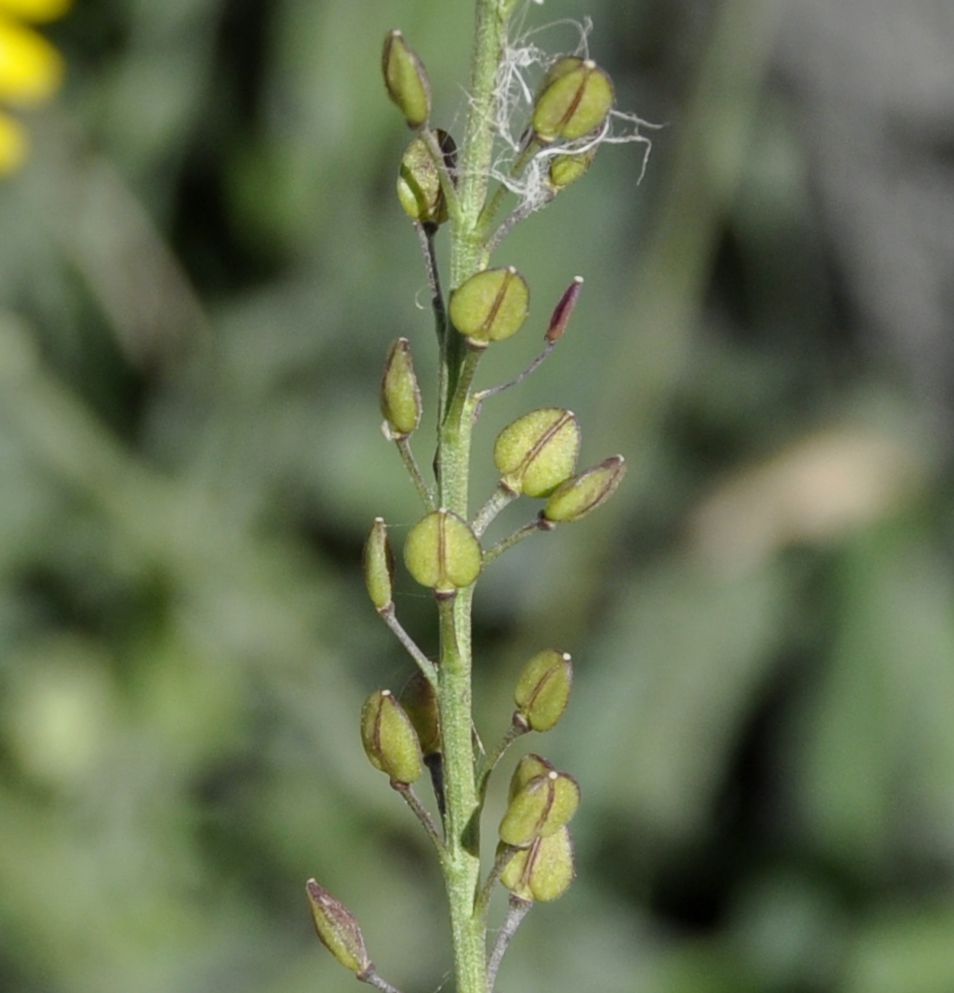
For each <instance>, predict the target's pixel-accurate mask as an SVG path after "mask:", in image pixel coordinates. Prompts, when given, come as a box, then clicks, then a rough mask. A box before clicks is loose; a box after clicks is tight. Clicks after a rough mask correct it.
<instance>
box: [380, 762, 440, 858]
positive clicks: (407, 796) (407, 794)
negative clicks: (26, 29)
mask: <svg viewBox="0 0 954 993" xmlns="http://www.w3.org/2000/svg"><path fill="white" fill-rule="evenodd" d="M391 787H392V788H393V789H394V790H395V791H396V792H397V793H399V794H400V795H401V798H402V799H403V800H404V802H405V803H406V804H407V805H408V807H410V809H411V812H412V813H413V814H414V816H415V817H416V818H417V819H418V820H419V821H420V822H421V824H422V825H423V827H424V830H425V831H426V832H427V835H428V837H429V838H430V839H431V841H432V842H433V843H434V848H435V849H437V857H438V858H439V859H440V860H441V863H442V864H443V862H444V859H445V858H446V857H447V849H446V848H445V847H444V842H443V841H442V840H441V836H440V835H439V834H438V832H437V825H436V824H435V823H434V818H433V817H431V815H430V814H429V813H428V812H427V811H426V810H425V809H424V807H423V806H422V804H421V801H420V799H419V798H418V796H417V794H416V793H415V792H414V788H413V787H412V786H411V784H410V783H397V782H394V781H393V780H392V781H391Z"/></svg>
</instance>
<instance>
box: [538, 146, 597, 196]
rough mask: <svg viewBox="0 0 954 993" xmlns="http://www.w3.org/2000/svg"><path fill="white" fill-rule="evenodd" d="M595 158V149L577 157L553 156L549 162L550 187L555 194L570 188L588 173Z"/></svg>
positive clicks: (581, 153)
mask: <svg viewBox="0 0 954 993" xmlns="http://www.w3.org/2000/svg"><path fill="white" fill-rule="evenodd" d="M595 158H596V148H595V147H594V148H590V149H588V150H587V151H585V152H580V153H579V154H577V155H555V156H554V157H553V160H552V161H551V162H550V172H549V177H550V186H551V187H552V188H553V190H554V191H555V192H557V193H560V192H562V191H563V190H565V189H566V188H567V187H568V186H572V185H573V184H574V183H575V182H576V181H577V180H579V179H582V178H583V177H584V176H585V175H586V174H587V173H588V172H589V171H590V166H591V165H592V164H593V160H594V159H595Z"/></svg>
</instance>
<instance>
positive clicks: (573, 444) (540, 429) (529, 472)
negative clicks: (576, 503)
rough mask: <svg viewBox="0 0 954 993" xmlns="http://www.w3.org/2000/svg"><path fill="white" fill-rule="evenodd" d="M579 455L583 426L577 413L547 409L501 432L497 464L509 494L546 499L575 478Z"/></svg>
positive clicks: (495, 446)
mask: <svg viewBox="0 0 954 993" xmlns="http://www.w3.org/2000/svg"><path fill="white" fill-rule="evenodd" d="M579 451H580V426H579V424H577V421H576V416H575V415H574V414H573V412H572V411H569V410H562V409H560V408H559V407H544V408H542V409H540V410H533V411H531V412H530V413H529V414H525V415H524V416H523V417H521V418H519V419H518V420H516V421H514V422H513V424H510V425H508V426H507V427H505V428H504V429H503V431H501V432H500V434H499V435H498V436H497V441H496V443H495V444H494V463H495V464H496V466H497V469H498V470H499V471H500V474H501V482H502V483H503V485H504V486H506V487H507V488H508V489H509V490H511V491H512V492H514V493H518V494H519V493H525V494H526V495H527V496H530V497H544V496H547V495H548V494H549V493H551V492H552V491H553V490H554V489H556V487H557V486H559V485H560V483H562V482H564V480H567V479H569V478H570V476H572V475H573V470H574V469H575V468H576V457H577V455H578V453H579Z"/></svg>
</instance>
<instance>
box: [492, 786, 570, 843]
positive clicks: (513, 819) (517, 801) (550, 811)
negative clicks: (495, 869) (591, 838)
mask: <svg viewBox="0 0 954 993" xmlns="http://www.w3.org/2000/svg"><path fill="white" fill-rule="evenodd" d="M579 805H580V787H579V784H578V783H577V781H576V780H575V779H574V778H573V777H572V776H569V775H567V774H566V773H565V772H557V771H556V770H555V769H551V770H549V771H548V772H547V773H545V774H544V775H542V776H535V777H534V778H533V779H531V780H530V782H528V783H527V784H526V785H525V786H522V787H521V788H520V790H518V792H517V793H516V795H515V796H514V797H513V798H512V799H511V801H510V805H509V806H508V807H507V812H506V813H505V814H504V816H503V820H502V821H501V822H500V832H499V833H500V840H501V841H503V842H505V843H506V844H508V845H513V846H515V847H516V848H526V847H527V846H528V845H530V844H531V843H532V842H533V840H534V839H535V838H540V837H547V836H548V835H551V834H553V833H554V831H559V829H560V828H561V827H563V826H564V824H568V823H569V822H570V820H571V819H572V818H573V815H574V814H575V813H576V810H577V807H579Z"/></svg>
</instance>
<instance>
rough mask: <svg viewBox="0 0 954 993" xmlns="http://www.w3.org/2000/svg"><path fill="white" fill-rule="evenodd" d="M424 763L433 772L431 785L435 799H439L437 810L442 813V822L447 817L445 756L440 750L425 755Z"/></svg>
mask: <svg viewBox="0 0 954 993" xmlns="http://www.w3.org/2000/svg"><path fill="white" fill-rule="evenodd" d="M424 765H426V766H427V771H428V772H429V773H430V774H431V786H432V787H433V789H434V799H435V800H436V801H437V812H438V813H439V814H440V815H441V823H443V822H444V821H445V819H446V817H447V801H446V800H445V798H444V756H443V755H442V754H441V753H440V752H434V754H433V755H425V756H424Z"/></svg>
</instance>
